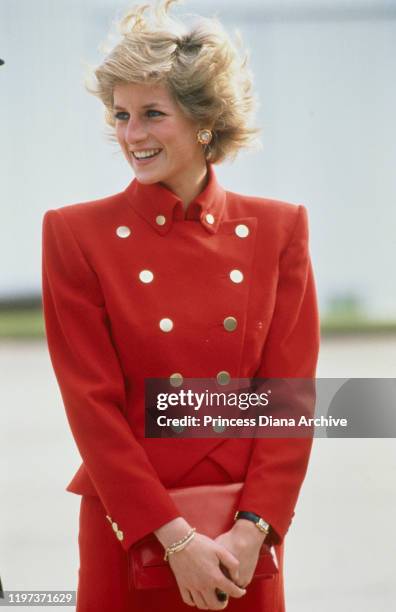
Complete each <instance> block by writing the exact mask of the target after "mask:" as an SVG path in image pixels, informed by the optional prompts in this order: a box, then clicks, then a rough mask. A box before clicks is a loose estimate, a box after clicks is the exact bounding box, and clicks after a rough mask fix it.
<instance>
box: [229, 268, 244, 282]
mask: <svg viewBox="0 0 396 612" xmlns="http://www.w3.org/2000/svg"><path fill="white" fill-rule="evenodd" d="M230 279H231V280H232V282H233V283H241V282H242V281H243V274H242V272H241V271H240V270H231V272H230Z"/></svg>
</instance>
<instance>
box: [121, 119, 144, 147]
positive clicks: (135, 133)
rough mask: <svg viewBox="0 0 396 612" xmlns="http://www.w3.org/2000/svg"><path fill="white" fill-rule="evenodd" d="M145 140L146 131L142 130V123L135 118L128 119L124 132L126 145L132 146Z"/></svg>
mask: <svg viewBox="0 0 396 612" xmlns="http://www.w3.org/2000/svg"><path fill="white" fill-rule="evenodd" d="M146 138H147V130H146V129H145V128H144V126H143V123H142V122H141V121H139V118H137V117H136V118H135V119H134V118H132V117H130V118H129V121H128V124H127V128H126V132H125V140H126V141H127V142H128V144H134V143H135V142H140V141H141V140H145V139H146Z"/></svg>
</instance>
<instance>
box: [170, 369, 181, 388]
mask: <svg viewBox="0 0 396 612" xmlns="http://www.w3.org/2000/svg"><path fill="white" fill-rule="evenodd" d="M169 382H170V384H171V385H172V387H180V385H182V384H183V376H182V375H181V374H180V373H179V372H175V373H174V374H171V375H170V376H169Z"/></svg>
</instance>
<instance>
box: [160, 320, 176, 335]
mask: <svg viewBox="0 0 396 612" xmlns="http://www.w3.org/2000/svg"><path fill="white" fill-rule="evenodd" d="M159 326H160V329H161V330H162V331H163V332H170V331H171V329H172V328H173V321H172V319H161V321H160V322H159Z"/></svg>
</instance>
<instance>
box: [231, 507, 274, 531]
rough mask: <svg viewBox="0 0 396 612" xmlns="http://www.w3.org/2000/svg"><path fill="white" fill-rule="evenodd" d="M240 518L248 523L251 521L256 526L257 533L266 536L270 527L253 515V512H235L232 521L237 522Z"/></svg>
mask: <svg viewBox="0 0 396 612" xmlns="http://www.w3.org/2000/svg"><path fill="white" fill-rule="evenodd" d="M241 518H242V519H247V520H248V521H252V522H253V523H254V524H255V525H256V527H257V529H259V531H261V532H262V533H265V535H268V532H269V530H270V525H269V524H268V523H267V522H266V521H265V520H264V519H263V518H261V516H259V515H258V514H255V513H254V512H246V511H245V510H237V511H236V512H235V515H234V521H237V520H238V519H241Z"/></svg>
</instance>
